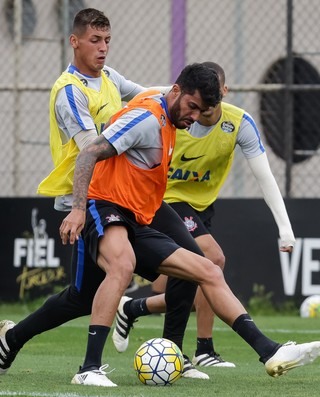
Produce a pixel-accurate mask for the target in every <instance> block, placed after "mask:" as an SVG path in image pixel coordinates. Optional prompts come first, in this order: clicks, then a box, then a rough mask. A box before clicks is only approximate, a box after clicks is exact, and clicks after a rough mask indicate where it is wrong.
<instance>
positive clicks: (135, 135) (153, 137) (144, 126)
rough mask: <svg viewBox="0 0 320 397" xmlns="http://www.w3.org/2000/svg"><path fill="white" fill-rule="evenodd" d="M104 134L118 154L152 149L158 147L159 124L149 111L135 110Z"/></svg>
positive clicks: (126, 114) (112, 125)
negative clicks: (133, 150) (130, 150)
mask: <svg viewBox="0 0 320 397" xmlns="http://www.w3.org/2000/svg"><path fill="white" fill-rule="evenodd" d="M102 134H103V135H104V136H105V138H106V139H107V140H108V142H109V143H110V144H111V145H112V146H113V147H114V148H115V149H116V151H117V153H118V154H121V153H123V152H126V151H128V150H129V149H133V148H135V149H148V148H150V149H152V148H153V147H155V146H158V143H157V144H155V142H159V136H160V134H159V122H158V120H157V118H156V117H155V116H154V115H153V114H152V113H151V112H150V111H148V110H145V109H133V110H130V111H129V112H127V113H125V114H124V115H123V116H121V117H119V118H118V119H117V120H116V121H115V122H114V123H113V124H111V125H110V126H109V127H108V128H107V129H105V130H104V131H103V132H102Z"/></svg>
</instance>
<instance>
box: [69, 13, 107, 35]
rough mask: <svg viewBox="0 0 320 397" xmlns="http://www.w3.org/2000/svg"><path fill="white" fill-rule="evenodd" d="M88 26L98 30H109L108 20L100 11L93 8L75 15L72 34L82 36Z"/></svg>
mask: <svg viewBox="0 0 320 397" xmlns="http://www.w3.org/2000/svg"><path fill="white" fill-rule="evenodd" d="M88 26H90V27H91V28H94V29H99V30H107V29H111V24H110V21H109V18H108V17H107V16H106V15H104V13H103V12H102V11H99V10H96V9H95V8H85V9H83V10H81V11H79V12H78V13H77V14H76V16H75V17H74V20H73V27H72V32H73V33H74V34H83V33H84V32H85V31H86V30H87V28H88Z"/></svg>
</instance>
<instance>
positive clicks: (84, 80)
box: [80, 79, 88, 87]
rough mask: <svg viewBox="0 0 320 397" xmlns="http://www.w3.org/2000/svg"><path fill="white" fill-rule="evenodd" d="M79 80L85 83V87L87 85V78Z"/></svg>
mask: <svg viewBox="0 0 320 397" xmlns="http://www.w3.org/2000/svg"><path fill="white" fill-rule="evenodd" d="M80 81H81V82H82V84H83V85H85V86H86V87H88V80H86V79H80Z"/></svg>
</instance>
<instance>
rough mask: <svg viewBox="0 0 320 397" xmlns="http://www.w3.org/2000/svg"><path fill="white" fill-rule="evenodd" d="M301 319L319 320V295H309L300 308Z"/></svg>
mask: <svg viewBox="0 0 320 397" xmlns="http://www.w3.org/2000/svg"><path fill="white" fill-rule="evenodd" d="M300 316H301V317H311V318H320V295H311V296H308V298H306V299H305V300H304V301H303V302H302V304H301V306H300Z"/></svg>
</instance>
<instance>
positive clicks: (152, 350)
mask: <svg viewBox="0 0 320 397" xmlns="http://www.w3.org/2000/svg"><path fill="white" fill-rule="evenodd" d="M133 365H134V369H135V371H136V374H137V376H138V378H139V380H140V381H141V382H142V383H143V384H145V385H151V386H166V385H171V384H172V383H174V382H175V381H176V380H178V379H179V378H180V377H181V374H182V371H183V356H182V353H181V350H180V349H179V347H178V346H177V345H176V344H175V343H173V342H172V341H170V340H168V339H165V338H154V339H150V340H148V341H146V342H144V343H143V344H142V345H141V346H140V347H139V349H138V350H137V351H136V353H135V355H134V364H133Z"/></svg>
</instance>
